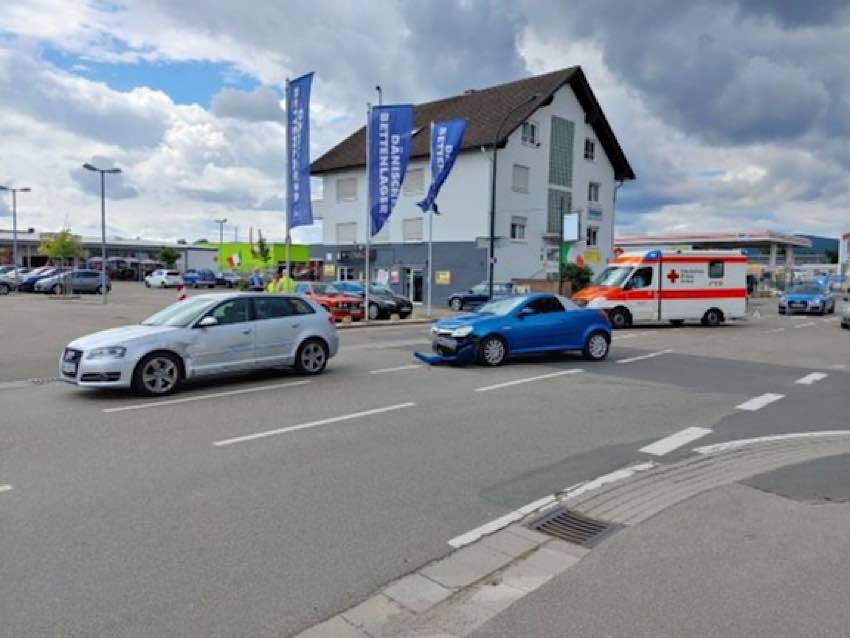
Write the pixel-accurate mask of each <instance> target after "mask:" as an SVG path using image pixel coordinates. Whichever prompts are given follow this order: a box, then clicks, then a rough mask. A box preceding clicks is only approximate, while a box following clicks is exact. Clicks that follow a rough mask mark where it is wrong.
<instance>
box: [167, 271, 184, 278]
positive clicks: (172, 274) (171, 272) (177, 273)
mask: <svg viewBox="0 0 850 638" xmlns="http://www.w3.org/2000/svg"><path fill="white" fill-rule="evenodd" d="M165 275H166V277H179V276H180V273H179V272H177V271H176V270H169V271H168V272H166V273H165Z"/></svg>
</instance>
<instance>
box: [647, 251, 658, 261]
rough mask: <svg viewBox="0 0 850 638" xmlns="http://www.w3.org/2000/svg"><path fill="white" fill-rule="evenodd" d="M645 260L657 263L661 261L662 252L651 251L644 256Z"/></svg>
mask: <svg viewBox="0 0 850 638" xmlns="http://www.w3.org/2000/svg"><path fill="white" fill-rule="evenodd" d="M644 259H646V260H647V261H657V260H659V259H661V251H660V250H650V251H649V252H648V253H646V255H644Z"/></svg>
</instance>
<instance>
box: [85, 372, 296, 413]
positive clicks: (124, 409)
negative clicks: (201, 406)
mask: <svg viewBox="0 0 850 638" xmlns="http://www.w3.org/2000/svg"><path fill="white" fill-rule="evenodd" d="M308 383H312V381H311V380H310V379H302V380H301V381H290V382H288V383H275V384H274V385H261V386H257V387H254V388H242V389H241V390H228V391H227V392H216V393H214V394H200V395H198V396H193V397H183V398H182V399H166V400H165V401H149V402H147V403H137V404H135V405H124V406H121V407H120V408H104V409H103V410H102V412H103V413H105V414H111V413H113V412H128V411H130V410H144V409H146V408H159V407H162V406H165V405H176V404H178V403H189V402H190V401H203V400H205V399H218V398H220V397H232V396H236V395H239V394H248V393H249V392H263V391H265V390H278V389H280V388H291V387H294V386H297V385H306V384H308Z"/></svg>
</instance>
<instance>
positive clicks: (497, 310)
mask: <svg viewBox="0 0 850 638" xmlns="http://www.w3.org/2000/svg"><path fill="white" fill-rule="evenodd" d="M523 301H525V297H507V298H506V299H497V300H496V301H491V302H490V303H485V304H484V305H483V306H481V307H480V308H479V309H478V312H479V313H481V314H482V315H506V314H508V313H510V312H512V311H513V310H514V309H516V308H517V307H518V306H519V305H520V304H521V303H522V302H523Z"/></svg>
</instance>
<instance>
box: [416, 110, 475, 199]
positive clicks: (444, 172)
mask: <svg viewBox="0 0 850 638" xmlns="http://www.w3.org/2000/svg"><path fill="white" fill-rule="evenodd" d="M465 132H466V120H465V119H459V120H448V121H446V122H431V187H430V188H429V189H428V194H427V195H426V196H425V199H423V200H422V201H421V202H417V203H416V205H417V206H419V208H421V209H422V212H423V213H428V212H431V211H433V212H435V213H437V214H438V215H439V214H440V211H439V210H438V209H437V193H439V192H440V188H442V186H443V182H445V181H446V178H447V177H448V176H449V173H451V172H452V166H454V163H455V159H456V158H457V154H458V153H459V152H460V146H461V144H462V143H463V134H464V133H465Z"/></svg>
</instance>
